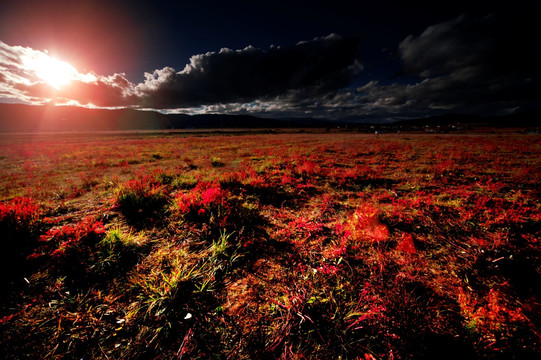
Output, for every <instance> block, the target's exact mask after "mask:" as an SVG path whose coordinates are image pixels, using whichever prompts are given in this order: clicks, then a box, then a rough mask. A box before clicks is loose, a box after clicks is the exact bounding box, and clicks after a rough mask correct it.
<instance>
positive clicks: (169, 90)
mask: <svg viewBox="0 0 541 360" xmlns="http://www.w3.org/2000/svg"><path fill="white" fill-rule="evenodd" d="M358 45H359V40H358V39H353V38H352V39H342V38H341V37H340V36H338V35H336V34H331V35H329V36H327V37H323V38H316V39H314V40H312V41H304V42H299V43H298V44H297V45H296V46H294V47H289V48H281V47H274V46H271V47H270V48H269V49H268V50H262V49H257V48H254V47H253V46H248V47H246V48H244V49H242V50H231V49H227V48H223V49H221V50H220V51H219V52H207V53H206V54H199V55H194V56H192V57H191V59H190V63H189V64H187V65H186V67H185V68H184V69H183V70H182V71H179V72H176V71H175V70H174V69H173V68H170V67H165V68H163V69H160V70H155V71H154V72H153V73H146V74H145V76H146V80H145V82H144V83H142V84H139V85H138V86H137V87H136V91H137V92H138V94H139V95H141V97H142V98H143V99H144V100H145V102H146V104H145V105H147V106H154V107H159V108H174V107H191V106H199V105H209V104H219V103H237V102H247V101H252V100H256V99H268V98H272V97H275V96H278V95H280V94H284V93H287V92H288V91H290V90H303V91H304V92H305V93H306V94H310V95H314V94H323V93H326V92H329V91H332V90H336V89H339V88H341V87H343V86H346V85H348V84H349V82H350V81H351V79H352V77H353V76H355V75H356V74H357V73H358V72H359V71H360V70H361V66H360V63H359V61H358Z"/></svg>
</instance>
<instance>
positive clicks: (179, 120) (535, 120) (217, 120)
mask: <svg viewBox="0 0 541 360" xmlns="http://www.w3.org/2000/svg"><path fill="white" fill-rule="evenodd" d="M457 124H461V125H466V124H468V125H469V126H493V127H540V125H541V111H540V110H537V111H531V112H525V113H520V114H512V115H507V116H500V117H480V116H476V115H463V114H462V115H461V114H448V115H441V116H435V117H429V118H422V119H412V120H401V121H397V122H395V123H393V124H388V125H386V126H402V127H419V126H427V125H428V126H450V125H457ZM338 125H343V126H345V125H347V126H350V127H362V126H363V124H362V123H359V122H355V121H347V122H339V121H332V120H324V119H311V118H285V119H284V118H282V119H266V118H258V117H255V116H250V115H219V114H205V115H193V116H192V115H185V114H162V113H160V112H156V111H141V110H133V109H117V110H105V109H86V108H81V107H75V106H53V105H46V106H31V105H22V104H0V132H59V131H118V130H166V129H220V128H249V129H252V128H253V129H258V128H259V129H262V128H288V127H292V128H302V127H306V128H307V127H336V126H338ZM364 125H366V124H364ZM368 125H370V124H368Z"/></svg>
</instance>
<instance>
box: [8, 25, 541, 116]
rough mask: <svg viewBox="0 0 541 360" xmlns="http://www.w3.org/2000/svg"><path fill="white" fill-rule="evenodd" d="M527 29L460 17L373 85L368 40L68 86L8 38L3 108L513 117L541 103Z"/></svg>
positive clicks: (275, 50) (202, 61)
mask: <svg viewBox="0 0 541 360" xmlns="http://www.w3.org/2000/svg"><path fill="white" fill-rule="evenodd" d="M521 24H523V25H522V26H521ZM527 24H528V20H527V19H526V20H525V21H517V19H506V18H502V17H497V16H495V15H489V16H485V17H472V16H468V15H461V16H459V17H457V18H455V19H452V20H449V21H446V22H442V23H438V24H435V25H432V26H430V27H428V28H427V29H426V30H424V31H423V32H422V33H421V34H419V35H417V36H415V35H409V36H407V37H406V38H405V39H403V40H402V41H401V42H400V43H399V44H398V46H397V49H396V51H395V56H396V57H397V58H398V59H399V60H400V63H401V66H402V68H401V70H400V71H399V72H398V73H397V74H396V75H395V77H394V78H393V79H390V80H389V79H380V80H370V81H366V82H364V83H363V76H362V75H363V63H362V54H360V53H359V52H360V50H359V48H360V46H359V44H360V42H361V39H359V38H342V37H340V36H339V35H336V34H331V35H328V36H325V37H318V38H315V39H313V40H310V41H301V42H299V43H297V44H296V45H295V46H291V47H276V46H271V47H270V48H268V49H259V48H255V47H253V46H247V47H245V48H244V49H239V50H231V49H227V48H223V49H221V50H220V51H216V52H207V53H205V54H198V55H193V56H192V57H191V58H190V62H189V64H187V65H186V66H185V67H184V69H182V70H180V71H179V70H176V69H174V68H172V67H164V68H162V69H156V70H154V71H152V72H149V73H145V80H144V81H143V82H141V83H138V84H134V83H132V82H130V81H129V80H128V79H127V78H126V75H125V74H118V73H117V74H113V75H108V76H104V75H99V74H96V73H93V72H89V73H79V72H78V71H76V70H75V69H73V68H71V69H70V68H69V67H66V68H65V69H64V70H65V71H67V72H68V74H69V76H70V78H69V83H67V84H64V85H62V86H55V84H54V81H51V80H50V79H47V78H46V77H44V76H43V74H42V73H40V71H41V72H43V71H44V70H43V69H40V68H39V64H40V61H43V59H45V60H47V59H50V57H49V55H48V54H47V53H46V52H45V51H40V50H35V49H31V48H27V47H21V46H11V45H8V44H5V43H3V42H1V41H0V101H2V102H23V103H29V104H43V103H46V102H54V103H56V104H72V105H81V106H94V107H136V108H152V109H158V110H164V111H173V112H182V113H190V114H197V113H228V114H253V115H256V116H267V117H284V116H310V117H324V118H332V119H354V118H358V119H365V120H366V119H383V120H385V119H391V118H397V117H416V116H424V115H430V114H436V113H438V112H443V111H452V112H463V113H466V112H467V113H479V114H487V113H491V114H495V113H496V114H498V113H509V112H513V111H516V110H526V109H529V108H533V107H536V106H538V104H539V100H541V99H540V97H541V95H540V94H541V86H540V85H541V71H540V67H539V63H540V60H541V55H540V54H541V52H540V51H539V48H538V47H539V46H538V44H539V42H538V40H536V39H535V34H532V33H531V31H529V27H528V25H527ZM39 59H41V60H39ZM33 60H35V61H34V62H32V61H33ZM47 61H49V60H47ZM51 61H53V63H55V64H57V65H59V63H58V60H54V59H53V60H51ZM29 64H34V65H35V64H38V65H37V66H31V65H29ZM59 76H60V75H59Z"/></svg>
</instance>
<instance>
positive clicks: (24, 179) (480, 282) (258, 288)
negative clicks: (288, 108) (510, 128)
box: [0, 133, 541, 359]
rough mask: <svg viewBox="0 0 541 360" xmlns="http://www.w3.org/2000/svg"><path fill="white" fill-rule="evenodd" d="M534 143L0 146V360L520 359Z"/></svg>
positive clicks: (324, 137)
mask: <svg viewBox="0 0 541 360" xmlns="http://www.w3.org/2000/svg"><path fill="white" fill-rule="evenodd" d="M540 159H541V138H539V137H538V136H536V135H514V134H500V135H498V134H492V135H490V134H486V135H413V134H401V135H400V136H397V135H381V136H379V137H376V136H374V135H363V134H348V133H329V134H326V133H319V134H317V133H314V134H309V133H305V134H288V133H286V134H241V135H239V134H229V135H227V134H217V135H210V134H192V135H181V134H133V133H132V134H122V135H119V134H113V133H111V134H56V135H54V134H50V135H24V134H18V135H9V136H8V135H1V136H0V165H1V166H0V169H1V170H0V199H1V203H0V236H1V240H0V247H1V248H0V272H1V276H0V290H1V292H0V294H1V295H0V357H1V358H3V359H36V358H44V359H157V358H159V359H208V358H216V359H221V358H224V359H256V358H257V359H262V358H269V359H275V358H282V359H305V358H306V359H340V358H341V359H436V358H438V359H456V358H460V359H475V358H489V359H513V358H514V359H537V358H539V357H540V356H541V298H540V294H541V244H540V243H539V239H540V229H541V228H540V226H539V223H540V219H541V216H540V215H541V211H540V203H539V184H540V183H541V160H540Z"/></svg>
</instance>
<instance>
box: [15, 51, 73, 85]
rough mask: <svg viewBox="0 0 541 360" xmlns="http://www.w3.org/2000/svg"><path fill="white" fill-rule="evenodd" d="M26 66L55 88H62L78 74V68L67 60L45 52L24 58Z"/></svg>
mask: <svg viewBox="0 0 541 360" xmlns="http://www.w3.org/2000/svg"><path fill="white" fill-rule="evenodd" d="M24 67H25V69H26V70H28V71H31V72H33V73H34V74H35V75H36V76H37V77H38V78H39V79H41V80H43V81H44V82H46V83H47V84H49V85H51V86H52V87H54V88H55V89H60V88H61V87H63V86H65V85H67V84H68V83H69V82H70V81H71V80H73V79H76V78H77V76H78V72H77V70H76V69H75V68H74V67H73V66H71V65H70V64H68V63H67V62H65V61H62V60H58V59H55V58H53V57H51V56H49V55H46V54H43V53H42V54H39V56H34V57H28V58H26V59H24Z"/></svg>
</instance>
